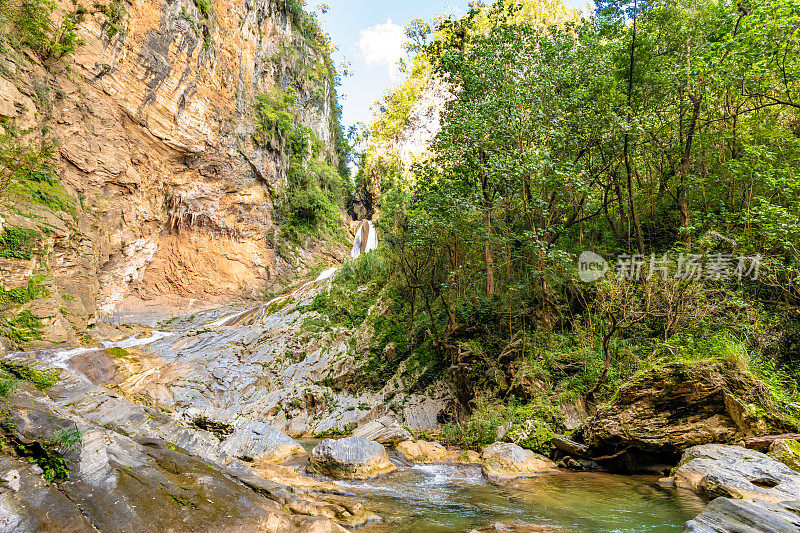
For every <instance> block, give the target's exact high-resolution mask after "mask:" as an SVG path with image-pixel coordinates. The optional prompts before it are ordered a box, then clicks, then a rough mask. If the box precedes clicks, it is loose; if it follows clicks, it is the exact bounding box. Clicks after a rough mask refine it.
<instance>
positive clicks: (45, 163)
mask: <svg viewBox="0 0 800 533" xmlns="http://www.w3.org/2000/svg"><path fill="white" fill-rule="evenodd" d="M2 126H3V128H2V132H0V194H2V192H4V191H5V189H6V187H8V185H9V183H12V182H26V181H30V182H35V183H54V182H55V179H54V177H53V167H52V163H51V160H52V157H53V155H54V154H55V144H54V143H52V142H51V141H47V140H45V141H42V142H40V143H38V144H37V143H34V142H31V141H29V140H27V139H24V138H23V134H22V133H21V132H19V131H17V130H15V129H13V128H11V127H9V126H8V125H6V124H3V125H2Z"/></svg>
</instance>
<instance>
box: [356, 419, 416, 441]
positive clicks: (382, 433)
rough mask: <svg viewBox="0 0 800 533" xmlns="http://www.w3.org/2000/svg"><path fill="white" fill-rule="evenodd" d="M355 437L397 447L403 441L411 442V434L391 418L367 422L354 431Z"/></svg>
mask: <svg viewBox="0 0 800 533" xmlns="http://www.w3.org/2000/svg"><path fill="white" fill-rule="evenodd" d="M353 436H354V437H364V438H365V439H367V440H374V441H375V442H377V443H379V444H384V445H386V446H395V445H397V444H400V443H401V442H403V441H406V440H411V439H412V436H411V433H409V432H408V430H407V429H405V428H404V427H403V426H401V425H400V423H399V422H398V421H397V420H395V419H394V418H392V417H391V416H384V417H382V418H379V419H378V420H373V421H372V422H367V423H366V424H364V425H363V426H359V427H357V428H356V429H355V430H354V431H353Z"/></svg>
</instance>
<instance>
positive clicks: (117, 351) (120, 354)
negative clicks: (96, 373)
mask: <svg viewBox="0 0 800 533" xmlns="http://www.w3.org/2000/svg"><path fill="white" fill-rule="evenodd" d="M106 352H108V353H109V355H112V356H113V357H117V358H119V359H127V358H129V357H130V356H131V354H130V352H129V351H128V350H126V349H125V348H118V347H116V346H115V347H113V348H107V349H106Z"/></svg>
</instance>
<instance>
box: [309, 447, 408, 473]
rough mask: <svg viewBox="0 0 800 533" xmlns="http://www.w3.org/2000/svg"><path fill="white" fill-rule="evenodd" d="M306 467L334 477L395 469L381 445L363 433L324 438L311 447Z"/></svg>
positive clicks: (387, 471) (385, 471) (386, 471)
mask: <svg viewBox="0 0 800 533" xmlns="http://www.w3.org/2000/svg"><path fill="white" fill-rule="evenodd" d="M309 469H313V470H314V471H315V472H318V473H320V474H324V475H326V476H329V477H332V478H335V479H370V478H374V477H378V476H381V475H383V474H388V473H389V472H392V471H394V470H395V469H396V467H395V466H394V464H392V462H391V461H390V460H389V455H388V454H387V453H386V449H385V448H384V447H383V445H381V444H378V443H377V442H375V441H371V440H367V439H365V438H363V437H347V438H344V439H337V440H334V439H324V440H323V441H322V442H320V443H319V444H317V445H316V446H315V447H314V449H313V450H312V451H311V459H310V463H309Z"/></svg>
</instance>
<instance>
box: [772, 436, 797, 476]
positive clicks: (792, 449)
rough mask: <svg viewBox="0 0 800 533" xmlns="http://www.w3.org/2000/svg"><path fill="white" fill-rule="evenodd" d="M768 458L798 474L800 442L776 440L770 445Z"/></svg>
mask: <svg viewBox="0 0 800 533" xmlns="http://www.w3.org/2000/svg"><path fill="white" fill-rule="evenodd" d="M769 456H770V457H772V458H773V459H776V460H778V461H780V462H782V463H783V464H785V465H786V466H788V467H789V468H791V469H792V470H796V471H798V472H800V442H797V441H796V440H790V439H778V440H776V441H775V442H773V443H772V444H771V445H770V447H769Z"/></svg>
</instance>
